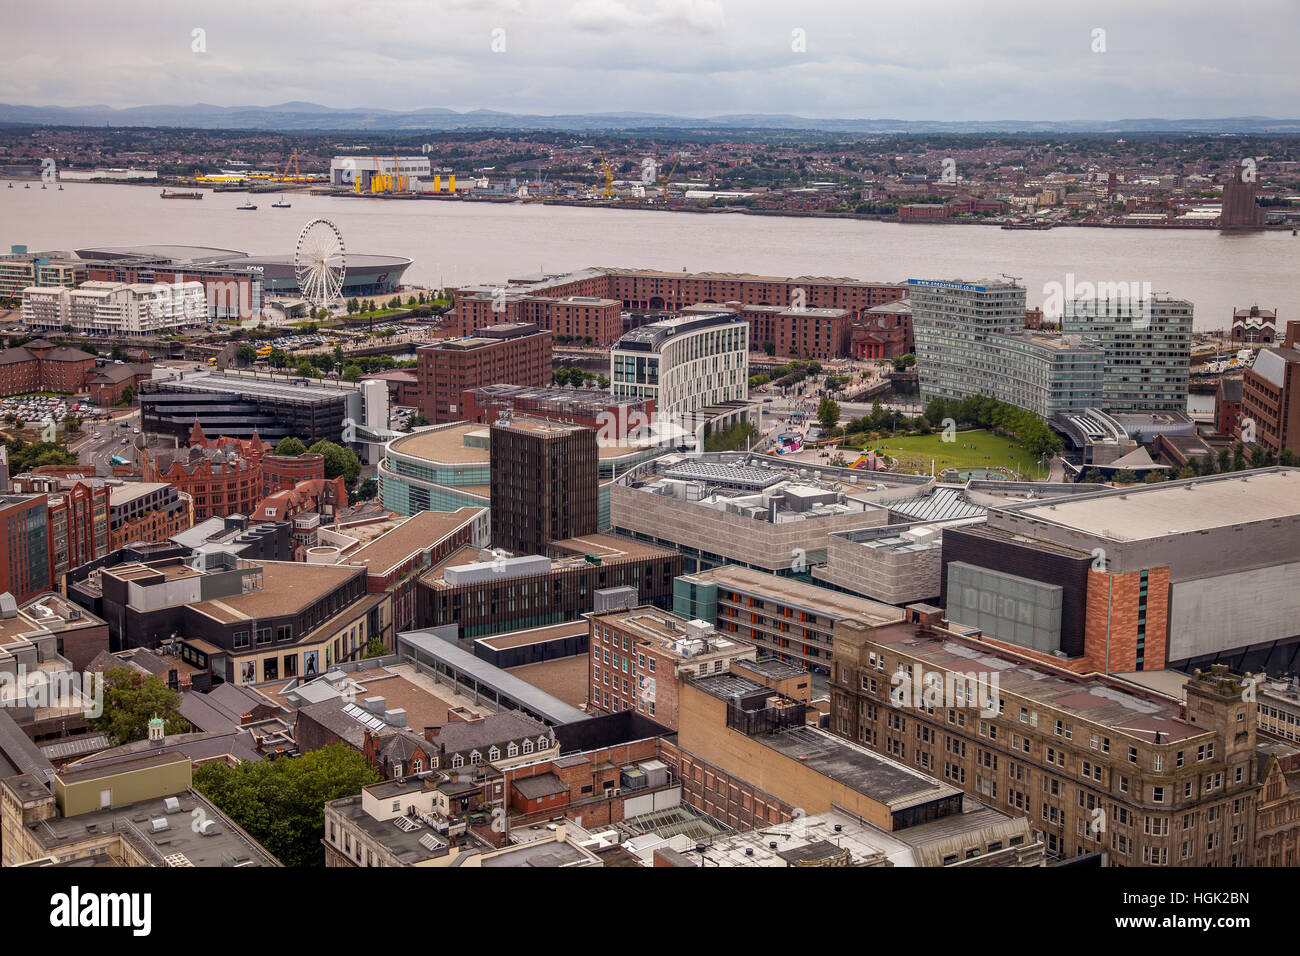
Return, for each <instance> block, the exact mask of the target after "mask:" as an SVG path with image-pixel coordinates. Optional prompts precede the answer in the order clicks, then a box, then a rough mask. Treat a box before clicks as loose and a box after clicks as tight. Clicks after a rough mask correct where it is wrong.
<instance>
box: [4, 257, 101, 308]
mask: <svg viewBox="0 0 1300 956" xmlns="http://www.w3.org/2000/svg"><path fill="white" fill-rule="evenodd" d="M86 277H87V272H86V264H85V263H84V262H80V261H78V259H77V257H76V256H75V255H73V254H72V253H71V252H28V251H27V247H26V246H21V245H18V246H10V247H9V253H8V254H7V255H0V299H7V300H9V301H11V302H16V301H17V300H18V299H21V298H22V296H23V294H24V292H25V290H27V289H30V288H33V287H41V288H44V287H49V286H58V287H61V288H65V289H70V288H72V287H73V286H76V285H78V284H80V283H82V282H85V281H86Z"/></svg>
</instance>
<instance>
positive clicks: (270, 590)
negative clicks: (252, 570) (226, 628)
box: [191, 561, 360, 624]
mask: <svg viewBox="0 0 1300 956" xmlns="http://www.w3.org/2000/svg"><path fill="white" fill-rule="evenodd" d="M258 563H259V564H260V565H261V568H262V589H261V590H260V591H247V592H245V593H243V594H232V595H231V596H229V597H223V598H213V599H212V600H210V601H200V602H199V603H197V604H194V605H191V606H192V607H193V608H195V610H198V611H201V612H203V613H204V614H206V615H207V616H208V617H211V618H213V619H215V620H217V621H220V622H222V623H223V624H233V623H235V622H237V621H250V620H254V619H257V618H263V617H276V616H279V615H284V614H292V613H294V612H296V611H298V610H301V609H302V608H304V607H307V606H308V605H309V604H312V603H314V602H316V601H319V600H320V599H321V598H323V597H325V596H326V595H327V594H330V593H331V592H333V591H335V590H337V589H338V588H340V587H341V586H342V585H343V584H344V582H346V581H347V580H348V579H349V578H351V577H352V576H353V575H355V574H358V573H359V571H360V569H359V568H353V567H349V566H347V565H345V564H344V565H332V564H304V563H302V562H298V561H261V562H258ZM344 610H346V608H345V609H344Z"/></svg>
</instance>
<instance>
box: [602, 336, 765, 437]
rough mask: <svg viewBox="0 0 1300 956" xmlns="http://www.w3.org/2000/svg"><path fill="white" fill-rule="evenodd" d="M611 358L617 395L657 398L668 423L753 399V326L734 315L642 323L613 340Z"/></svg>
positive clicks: (656, 405)
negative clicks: (750, 353)
mask: <svg viewBox="0 0 1300 956" xmlns="http://www.w3.org/2000/svg"><path fill="white" fill-rule="evenodd" d="M609 360H610V374H609V380H610V382H611V383H612V392H613V395H614V397H615V398H645V399H653V400H654V403H655V409H656V411H657V413H658V417H659V418H666V419H667V420H669V421H678V420H680V419H683V418H685V417H686V416H688V415H691V414H692V413H694V412H696V411H698V410H699V409H702V408H704V407H706V406H711V405H719V404H721V403H723V402H730V401H744V400H745V399H747V398H748V397H749V325H748V323H746V322H743V321H741V320H740V319H738V318H737V317H736V316H734V315H731V314H729V313H710V314H708V315H703V316H683V317H679V318H675V319H665V320H664V321H662V322H652V323H650V324H649V325H643V326H640V327H639V328H635V329H633V330H632V331H631V332H628V333H626V334H624V335H623V336H622V337H621V338H620V339H619V340H618V341H617V342H616V343H614V346H613V348H612V349H610V354H609Z"/></svg>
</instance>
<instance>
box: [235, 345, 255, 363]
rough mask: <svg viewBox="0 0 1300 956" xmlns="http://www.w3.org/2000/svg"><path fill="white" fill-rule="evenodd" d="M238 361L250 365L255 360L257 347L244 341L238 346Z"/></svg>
mask: <svg viewBox="0 0 1300 956" xmlns="http://www.w3.org/2000/svg"><path fill="white" fill-rule="evenodd" d="M239 361H241V362H242V363H244V364H245V365H252V364H253V363H254V362H256V361H257V349H255V348H253V346H251V345H249V344H248V343H247V342H245V343H244V344H243V345H241V346H240V347H239Z"/></svg>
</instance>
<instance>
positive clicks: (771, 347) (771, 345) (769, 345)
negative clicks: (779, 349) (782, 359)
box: [763, 341, 776, 358]
mask: <svg viewBox="0 0 1300 956" xmlns="http://www.w3.org/2000/svg"><path fill="white" fill-rule="evenodd" d="M763 351H764V352H766V353H767V357H768V358H771V357H772V356H773V355H775V354H776V343H775V342H772V341H767V342H764V343H763Z"/></svg>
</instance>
